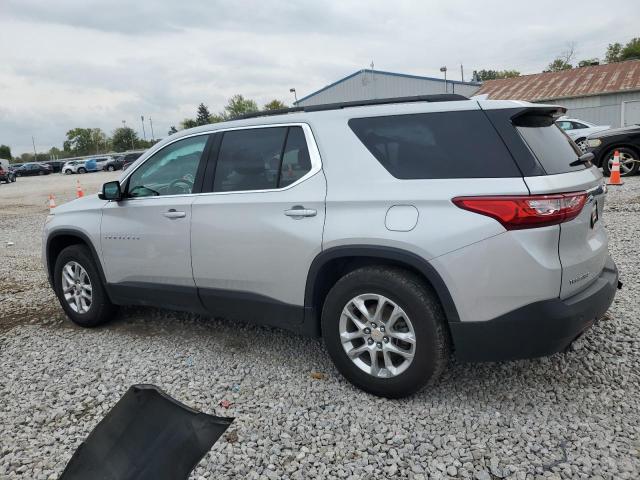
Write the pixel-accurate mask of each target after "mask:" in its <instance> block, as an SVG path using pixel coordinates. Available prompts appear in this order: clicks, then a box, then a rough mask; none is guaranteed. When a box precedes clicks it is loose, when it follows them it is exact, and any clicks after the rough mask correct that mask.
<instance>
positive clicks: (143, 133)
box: [140, 115, 147, 142]
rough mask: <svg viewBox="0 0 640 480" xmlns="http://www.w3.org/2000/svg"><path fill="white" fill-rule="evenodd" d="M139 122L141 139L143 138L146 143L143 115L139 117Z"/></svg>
mask: <svg viewBox="0 0 640 480" xmlns="http://www.w3.org/2000/svg"><path fill="white" fill-rule="evenodd" d="M140 121H141V122H142V138H144V141H145V142H146V141H147V132H145V130H144V115H140Z"/></svg>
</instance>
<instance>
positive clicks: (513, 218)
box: [452, 192, 587, 230]
mask: <svg viewBox="0 0 640 480" xmlns="http://www.w3.org/2000/svg"><path fill="white" fill-rule="evenodd" d="M452 201H453V203H455V204H456V205H457V206H458V207H460V208H462V209H464V210H469V211H471V212H475V213H479V214H481V215H487V216H489V217H492V218H495V219H496V220H497V221H499V222H500V223H501V224H502V225H503V226H504V228H506V229H507V230H518V229H522V228H533V227H545V226H547V225H557V224H558V223H562V222H568V221H569V220H572V219H574V218H576V217H577V216H578V214H579V213H580V211H581V210H582V207H584V204H585V202H586V201H587V193H586V192H572V193H560V194H554V195H521V196H504V197H503V196H494V197H456V198H454V199H453V200H452Z"/></svg>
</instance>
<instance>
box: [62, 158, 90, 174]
mask: <svg viewBox="0 0 640 480" xmlns="http://www.w3.org/2000/svg"><path fill="white" fill-rule="evenodd" d="M62 173H64V174H65V175H70V174H72V173H87V169H86V167H85V166H84V160H71V161H69V162H66V163H65V164H64V165H63V166H62Z"/></svg>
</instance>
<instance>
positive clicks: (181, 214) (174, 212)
mask: <svg viewBox="0 0 640 480" xmlns="http://www.w3.org/2000/svg"><path fill="white" fill-rule="evenodd" d="M163 215H164V216H165V217H167V218H184V217H186V216H187V214H186V212H178V211H177V210H176V209H175V208H172V209H171V210H168V211H166V212H164V213H163Z"/></svg>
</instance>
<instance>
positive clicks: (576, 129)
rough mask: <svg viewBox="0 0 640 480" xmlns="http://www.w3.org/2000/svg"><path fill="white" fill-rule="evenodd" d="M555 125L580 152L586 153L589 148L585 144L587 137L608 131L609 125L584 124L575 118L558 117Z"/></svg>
mask: <svg viewBox="0 0 640 480" xmlns="http://www.w3.org/2000/svg"><path fill="white" fill-rule="evenodd" d="M556 123H557V125H558V126H559V127H560V128H561V129H562V130H564V133H566V134H567V135H569V138H570V139H571V140H573V141H574V142H575V143H576V145H578V147H580V150H582V151H583V152H586V151H587V150H588V148H589V145H588V144H587V137H588V136H589V135H591V134H592V133H598V132H603V131H604V130H609V129H610V128H611V126H610V125H596V124H594V123H589V122H585V121H584V120H579V119H577V118H567V117H560V118H559V119H558V120H557V121H556Z"/></svg>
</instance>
